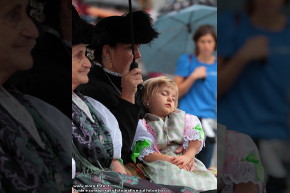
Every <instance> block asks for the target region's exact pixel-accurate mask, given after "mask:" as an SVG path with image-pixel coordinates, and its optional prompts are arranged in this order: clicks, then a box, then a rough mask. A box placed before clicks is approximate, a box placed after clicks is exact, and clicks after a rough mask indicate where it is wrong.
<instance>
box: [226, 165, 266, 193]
mask: <svg viewBox="0 0 290 193" xmlns="http://www.w3.org/2000/svg"><path fill="white" fill-rule="evenodd" d="M237 167H238V168H237V169H235V171H234V172H232V173H231V174H224V175H223V177H222V182H223V183H224V187H223V190H222V193H230V192H233V190H234V185H235V184H240V183H248V182H251V183H253V184H255V185H258V187H259V193H263V192H264V188H263V185H262V183H261V182H259V181H257V180H256V178H257V177H256V169H255V166H253V165H252V164H250V163H246V162H245V163H241V164H240V165H239V166H237Z"/></svg>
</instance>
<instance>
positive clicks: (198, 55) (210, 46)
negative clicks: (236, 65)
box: [174, 25, 217, 168]
mask: <svg viewBox="0 0 290 193" xmlns="http://www.w3.org/2000/svg"><path fill="white" fill-rule="evenodd" d="M192 38H193V41H194V44H195V53H194V54H184V55H182V56H181V57H180V58H179V60H178V63H177V70H176V73H175V77H174V81H175V82H176V84H177V86H178V90H179V93H180V94H179V109H181V110H183V111H185V112H186V113H188V114H192V115H195V116H197V117H198V118H199V119H200V120H201V122H202V126H203V129H204V132H205V134H206V141H205V148H204V149H203V150H202V151H201V152H200V153H199V154H198V155H197V158H198V159H199V160H201V161H202V162H203V163H204V164H205V166H206V167H207V168H208V167H210V165H211V160H212V156H213V152H214V144H215V142H216V133H215V130H216V118H217V115H216V100H217V99H216V95H217V94H216V93H217V61H216V57H215V56H214V51H215V50H216V41H217V36H216V32H215V29H214V27H213V26H211V25H202V26H200V27H199V28H198V29H197V30H196V32H195V33H194V35H193V37H192Z"/></svg>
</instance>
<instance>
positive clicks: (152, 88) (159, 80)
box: [142, 76, 178, 108]
mask: <svg viewBox="0 0 290 193" xmlns="http://www.w3.org/2000/svg"><path fill="white" fill-rule="evenodd" d="M163 85H166V86H170V87H171V88H173V89H175V90H176V100H175V108H177V106H178V87H177V85H176V83H175V82H174V81H173V80H171V79H170V78H168V77H165V76H158V77H155V78H150V79H148V80H146V81H144V82H143V86H144V93H143V99H142V102H143V105H144V106H145V107H147V105H146V101H148V100H149V99H150V97H151V96H152V95H153V94H154V92H156V90H158V89H159V88H160V87H161V86H163Z"/></svg>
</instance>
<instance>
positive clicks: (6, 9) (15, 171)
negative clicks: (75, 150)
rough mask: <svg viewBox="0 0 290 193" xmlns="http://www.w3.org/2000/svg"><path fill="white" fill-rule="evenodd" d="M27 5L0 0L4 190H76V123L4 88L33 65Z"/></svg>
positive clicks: (0, 178)
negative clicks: (73, 145)
mask: <svg viewBox="0 0 290 193" xmlns="http://www.w3.org/2000/svg"><path fill="white" fill-rule="evenodd" d="M28 2H29V1H28V0H9V1H8V0H2V1H0V25H1V28H0V42H1V44H0V99H1V100H0V117H1V119H0V144H1V145H0V185H1V191H4V192H21V193H31V192H59V193H60V192H65V191H69V190H70V189H71V179H70V178H71V174H70V173H71V166H70V163H71V152H70V151H69V150H70V149H71V139H70V135H71V131H70V128H69V126H70V122H71V121H70V120H69V119H68V118H66V117H65V116H64V115H63V114H62V113H61V112H60V111H58V110H57V109H56V108H54V107H52V106H51V105H48V104H47V103H45V102H43V101H41V100H40V99H38V98H34V97H32V96H27V95H24V94H22V93H20V92H19V91H17V90H15V89H11V87H10V88H9V86H8V85H5V86H4V84H5V83H6V81H7V79H8V78H9V77H11V76H12V75H13V74H14V73H15V72H17V71H19V70H27V69H29V68H31V67H32V63H33V62H32V57H31V54H30V52H31V49H32V48H33V47H34V45H35V40H36V38H37V37H38V31H37V28H36V26H35V25H34V23H33V22H32V20H31V18H30V17H29V16H28V15H27V5H28ZM4 87H5V88H4Z"/></svg>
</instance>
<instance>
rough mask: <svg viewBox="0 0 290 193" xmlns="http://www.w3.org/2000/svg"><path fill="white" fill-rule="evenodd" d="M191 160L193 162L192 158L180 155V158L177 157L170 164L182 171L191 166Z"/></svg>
mask: <svg viewBox="0 0 290 193" xmlns="http://www.w3.org/2000/svg"><path fill="white" fill-rule="evenodd" d="M191 160H192V157H190V156H187V155H180V156H175V157H173V158H171V160H170V162H171V163H172V164H174V165H176V166H178V167H179V168H180V169H183V168H185V167H186V166H188V165H189V163H190V162H191Z"/></svg>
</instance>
